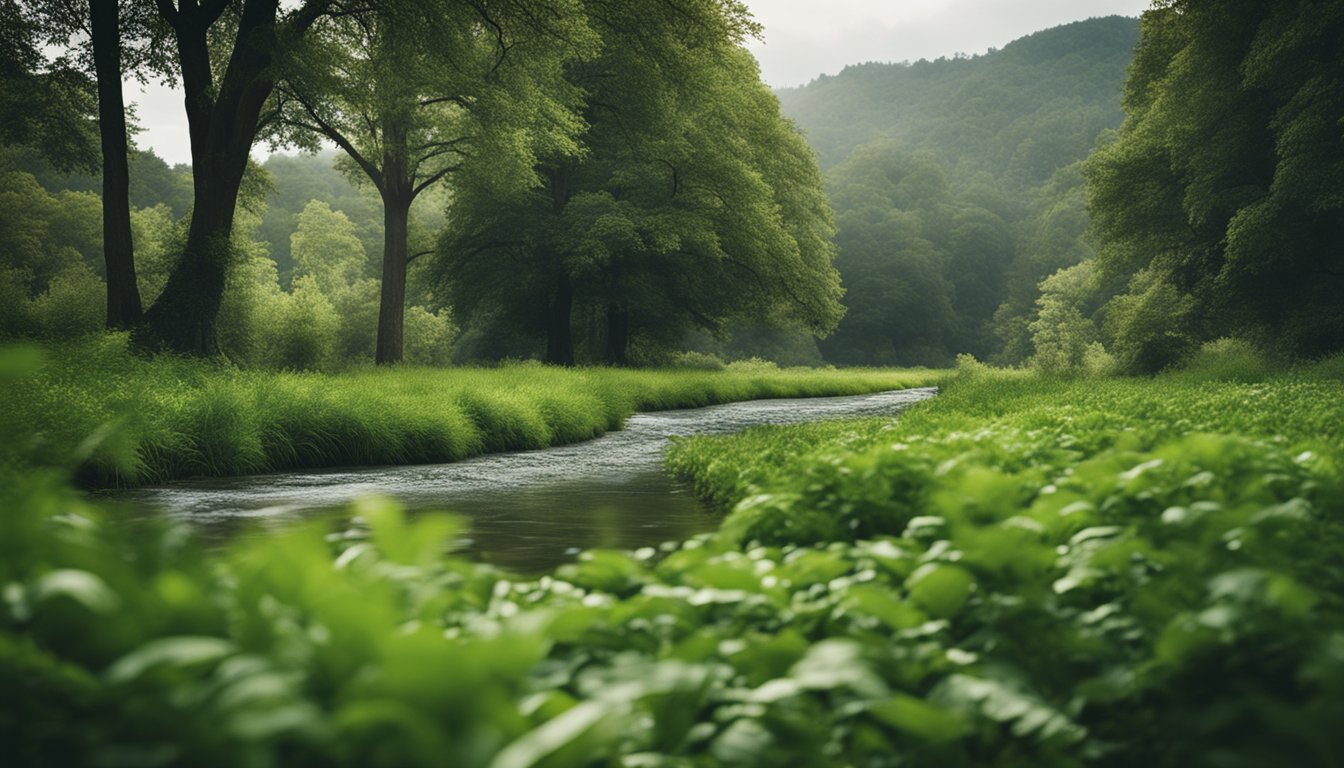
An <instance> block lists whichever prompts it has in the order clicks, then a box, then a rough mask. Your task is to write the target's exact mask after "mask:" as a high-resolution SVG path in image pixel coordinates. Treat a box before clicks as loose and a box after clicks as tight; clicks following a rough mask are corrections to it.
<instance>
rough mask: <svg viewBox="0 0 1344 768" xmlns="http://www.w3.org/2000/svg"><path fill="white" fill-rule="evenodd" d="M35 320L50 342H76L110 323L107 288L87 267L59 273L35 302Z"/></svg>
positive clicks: (33, 305)
mask: <svg viewBox="0 0 1344 768" xmlns="http://www.w3.org/2000/svg"><path fill="white" fill-rule="evenodd" d="M31 311H32V316H33V318H34V319H35V320H36V322H37V326H38V328H40V329H41V333H42V336H43V337H44V338H47V339H53V340H63V339H76V338H79V337H80V336H87V335H89V334H91V333H97V332H98V331H101V330H102V329H103V327H104V326H105V324H106V322H107V286H106V285H105V284H104V283H103V281H102V280H101V279H99V277H98V276H97V275H95V274H94V273H93V270H91V269H89V268H88V267H87V266H85V265H83V264H79V265H76V266H74V267H71V268H69V269H66V270H64V271H62V272H60V273H58V274H57V275H56V276H55V277H53V278H52V279H51V283H50V284H49V285H48V286H47V290H46V292H45V293H42V294H40V295H38V296H37V297H36V298H34V299H33V301H32V310H31Z"/></svg>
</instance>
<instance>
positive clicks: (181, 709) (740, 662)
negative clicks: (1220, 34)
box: [0, 345, 1344, 768]
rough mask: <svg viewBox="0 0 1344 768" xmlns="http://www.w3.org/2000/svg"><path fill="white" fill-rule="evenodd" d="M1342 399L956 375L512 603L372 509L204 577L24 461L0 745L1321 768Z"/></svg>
mask: <svg viewBox="0 0 1344 768" xmlns="http://www.w3.org/2000/svg"><path fill="white" fill-rule="evenodd" d="M4 362H5V364H4V365H3V366H0V371H3V375H4V376H6V377H7V378H8V381H7V382H6V385H7V387H8V386H10V385H11V384H12V383H13V382H14V381H15V379H16V377H17V376H21V375H28V376H31V375H32V372H31V365H32V363H31V361H29V362H27V363H25V362H24V361H23V360H21V359H17V358H15V357H14V356H13V355H11V356H9V357H7V358H6V359H5V361H4ZM25 368H26V369H28V371H27V373H23V371H24V369H25ZM403 373H404V374H406V375H408V376H409V377H410V378H409V379H407V381H412V380H414V377H415V376H420V375H425V374H421V373H420V372H417V371H407V372H403ZM604 373H605V372H604ZM468 374H469V375H473V376H480V377H482V380H487V379H488V377H490V376H503V377H516V378H518V379H519V380H520V381H530V382H531V385H532V386H534V387H537V389H536V390H534V391H535V392H537V393H538V394H539V395H540V396H542V401H544V400H545V397H546V396H549V397H559V396H560V395H558V394H554V393H557V392H561V391H564V390H563V389H559V388H557V389H550V390H547V389H546V388H545V387H544V386H543V384H542V382H541V380H540V377H541V376H542V375H543V374H541V373H540V372H536V371H535V370H534V369H529V368H514V369H503V370H501V371H482V372H463V375H468ZM44 375H50V371H49V372H48V373H47V374H44ZM544 375H545V376H546V377H547V378H550V379H552V380H559V379H560V378H562V377H573V379H574V381H579V380H585V381H594V380H600V377H599V376H598V375H597V374H595V373H594V372H589V371H576V372H572V373H563V372H556V371H547V372H545V374H544ZM643 375H644V376H647V377H649V378H648V379H647V380H656V377H658V376H662V375H663V374H643ZM529 376H532V377H534V378H532V379H528V377H529ZM720 376H722V375H721V374H720ZM585 377H587V378H586V379H585ZM723 378H728V377H723ZM302 381H304V380H303V379H302V378H294V379H286V380H284V382H285V384H284V385H285V386H297V384H295V383H294V382H302ZM389 381H390V380H389ZM629 381H635V380H629ZM1342 382H1344V366H1341V365H1340V360H1339V359H1337V358H1336V359H1334V360H1331V361H1326V362H1324V363H1320V364H1317V365H1315V366H1312V367H1303V368H1298V369H1295V370H1291V371H1286V372H1276V371H1274V370H1273V369H1272V368H1270V367H1269V366H1267V365H1265V364H1263V363H1262V362H1260V361H1257V360H1255V359H1254V358H1252V357H1249V356H1247V355H1245V354H1243V353H1242V352H1238V351H1236V350H1233V351H1231V352H1229V351H1228V349H1227V345H1224V346H1223V347H1219V348H1213V349H1209V350H1206V352H1205V353H1204V354H1203V355H1202V356H1201V357H1200V358H1199V359H1197V360H1196V361H1195V362H1194V364H1193V365H1192V367H1191V368H1189V369H1187V370H1186V371H1185V372H1181V373H1173V374H1169V375H1166V376H1163V377H1159V378H1157V379H1144V380H1138V379H1135V380H1116V379H1106V378H1091V379H1089V378H1072V379H1070V378H1048V377H1043V376H1041V375H1039V374H1027V373H1020V372H1003V371H996V370H992V369H987V368H984V367H982V366H979V365H978V364H974V363H971V362H968V363H967V364H965V365H964V366H963V370H962V372H961V374H960V375H959V376H958V377H957V378H956V379H955V380H953V381H952V382H951V383H949V384H948V385H947V386H946V388H945V391H944V393H943V394H942V395H940V396H939V397H938V398H936V399H935V400H933V401H930V402H928V403H925V404H922V405H920V406H917V407H916V408H914V409H913V410H911V411H910V412H908V413H907V414H906V415H904V416H902V417H901V418H900V419H899V420H895V421H893V420H890V419H869V420H861V421H846V422H839V423H832V424H819V425H805V426H800V427H787V428H774V429H759V430H752V431H749V432H748V433H745V434H743V435H741V436H736V437H728V438H696V439H691V440H687V441H684V442H683V443H681V444H680V445H679V446H678V447H677V448H676V450H675V451H674V453H673V454H672V456H671V458H670V463H671V466H672V467H673V468H675V469H676V470H677V471H678V472H680V473H682V474H683V475H685V476H687V477H689V478H691V479H692V480H693V481H694V482H695V483H696V485H697V488H698V489H700V490H701V491H702V492H703V493H706V494H708V495H712V496H714V497H715V498H716V499H717V500H718V501H719V502H720V503H722V504H724V505H725V506H732V507H734V511H733V512H732V513H731V515H730V516H729V517H728V518H727V520H726V521H725V523H724V525H723V527H722V529H721V530H720V531H719V532H718V533H716V534H711V535H707V536H703V537H700V538H697V539H693V540H690V541H687V542H672V543H668V544H667V545H664V546H663V547H661V548H657V549H653V548H649V549H645V550H640V551H637V552H633V553H621V552H610V551H596V552H589V553H586V554H584V555H582V556H581V557H580V558H579V561H578V562H577V563H575V564H573V565H569V566H564V567H562V568H560V569H559V570H558V571H556V572H555V573H553V574H550V575H546V576H543V577H540V578H535V579H518V578H516V577H512V576H510V575H509V574H506V573H503V572H501V571H498V570H495V569H493V568H491V567H488V566H482V565H478V564H472V563H469V562H466V561H464V560H461V559H458V558H455V557H453V556H452V555H451V554H450V553H449V549H450V547H451V542H452V541H453V540H454V539H455V537H456V535H457V534H458V526H457V524H456V523H454V522H453V521H452V520H451V519H449V518H443V517H438V516H420V517H417V518H416V519H414V520H412V521H407V520H405V519H404V517H403V515H402V514H401V513H400V512H399V510H398V509H397V508H396V507H395V505H393V504H391V503H388V502H380V501H367V502H364V503H362V504H360V505H357V506H356V507H355V508H353V509H351V510H350V513H351V515H352V516H354V521H353V522H352V523H351V524H350V525H349V528H348V530H343V531H337V530H331V529H330V528H329V527H327V526H329V525H330V524H324V525H319V526H313V527H309V528H306V529H302V530H296V531H293V532H291V533H288V534H284V535H281V536H277V537H274V538H267V539H262V540H256V541H251V542H240V543H238V544H237V545H235V546H233V547H231V548H230V549H229V550H228V551H226V552H223V553H214V554H203V553H202V552H201V551H200V550H199V549H198V548H197V547H196V545H194V544H193V542H192V538H191V536H190V535H188V534H186V533H185V532H184V531H183V530H181V529H178V528H171V527H163V528H158V529H155V530H153V531H149V532H145V531H140V532H138V533H136V534H135V535H133V536H132V535H130V534H128V533H127V531H126V530H125V528H124V527H121V526H118V525H116V524H115V520H116V517H117V514H118V512H117V510H116V509H115V508H108V507H102V506H96V505H94V504H92V503H90V502H89V501H87V500H85V499H83V498H81V497H80V496H79V495H78V494H76V493H74V492H73V491H71V490H69V488H68V486H67V474H66V470H64V469H62V468H54V467H49V468H46V469H39V468H36V466H37V465H38V464H40V463H41V462H35V463H34V465H33V466H30V467H29V468H28V470H27V471H25V472H23V473H21V474H20V473H8V474H9V475H10V476H9V477H8V478H7V480H6V482H5V483H3V485H2V486H0V488H2V489H0V505H3V507H4V508H5V509H6V510H8V511H7V513H6V514H5V515H3V516H0V547H3V548H4V553H3V557H0V579H3V581H4V583H5V584H6V587H5V593H4V596H5V601H4V604H3V608H2V609H0V685H3V686H4V690H5V691H6V692H7V695H6V696H5V697H4V699H3V702H4V703H3V704H0V738H3V739H4V740H5V743H6V745H7V749H8V750H9V754H11V755H13V756H15V757H16V758H17V760H18V762H19V763H21V764H30V765H77V764H98V765H230V766H233V765H257V766H268V765H278V764H283V765H310V764H311V765H318V764H320V765H370V764H376V765H425V766H431V765H452V766H493V767H495V768H509V767H512V766H532V765H547V766H581V765H612V766H616V765H621V766H696V765H751V766H788V765H793V766H816V765H872V766H898V765H899V766H923V765H929V766H933V765H939V766H946V765H967V766H970V765H986V764H993V765H1003V766H1037V765H1084V764H1086V765H1116V766H1121V765H1138V764H1152V765H1189V764H1202V765H1210V764H1216V765H1234V766H1235V765H1247V766H1250V765H1255V766H1263V765H1284V764H1294V765H1335V764H1338V763H1339V762H1340V756H1341V754H1344V752H1342V751H1341V750H1342V749H1344V743H1341V737H1340V735H1339V732H1338V729H1337V727H1335V726H1336V724H1337V723H1338V722H1340V720H1341V718H1342V717H1344V705H1341V702H1344V696H1342V694H1344V650H1342V649H1344V611H1342V610H1341V609H1342V608H1344V606H1341V598H1340V595H1341V594H1344V570H1342V569H1341V567H1340V565H1339V558H1338V552H1339V551H1340V546H1341V544H1344V537H1342V536H1341V526H1340V519H1339V515H1340V512H1341V510H1342V509H1344V478H1341V474H1340V459H1341V455H1340V445H1341V437H1342V436H1344V408H1341V405H1342V404H1344V403H1342V402H1341V401H1342V400H1344V389H1342V384H1341V383H1342ZM275 384H276V380H272V382H271V385H272V386H273V387H274V386H275ZM553 386H557V387H558V386H559V385H553ZM626 386H627V387H629V389H624V390H621V389H618V390H616V391H624V392H627V393H629V392H633V391H637V390H638V385H637V384H634V383H629V384H627V385H626ZM645 386H648V385H647V384H646V385H645ZM645 391H646V392H647V391H648V390H645ZM664 391H666V390H664ZM548 393H550V394H548ZM575 396H576V397H577V395H575ZM627 396H631V395H629V394H627Z"/></svg>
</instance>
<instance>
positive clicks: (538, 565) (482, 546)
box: [117, 388, 937, 571]
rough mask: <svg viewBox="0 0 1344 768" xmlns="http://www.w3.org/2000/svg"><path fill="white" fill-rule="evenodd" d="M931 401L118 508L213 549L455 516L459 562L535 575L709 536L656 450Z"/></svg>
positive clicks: (224, 489) (699, 417)
mask: <svg viewBox="0 0 1344 768" xmlns="http://www.w3.org/2000/svg"><path fill="white" fill-rule="evenodd" d="M936 392H937V390H936V389H934V388H922V389H906V390H899V391H892V392H881V393H878V394H872V395H858V396H853V397H825V398H806V399H784V400H752V401H748V402H742V403H729V404H726V405H716V406H710V407H708V408H697V409H693V410H681V411H660V412H656V413H640V414H636V415H634V416H632V417H630V418H629V419H628V420H627V421H626V424H625V429H623V430H621V431H618V432H610V433H608V434H606V435H604V436H602V437H599V438H597V439H596V440H590V441H588V442H585V443H575V444H573V445H564V446H558V447H555V448H546V449H542V450H536V451H524V452H518V453H502V454H492V455H487V456H479V457H477V458H473V459H468V460H465V461H459V462H456V463H452V464H432V465H419V466H394V467H368V468H358V469H343V470H326V471H309V472H289V473H283V474H273V475H257V476H250V477H235V478H215V479H207V480H191V481H181V482H176V483H172V484H169V485H163V486H157V487H153V488H144V489H140V490H136V491H129V492H125V493H119V494H117V496H118V497H119V498H123V499H127V500H130V501H134V502H136V503H137V504H138V505H140V506H142V507H143V508H147V509H153V510H157V511H158V513H159V514H166V515H168V516H171V517H176V518H181V519H185V520H188V521H190V522H191V523H192V524H193V525H194V526H196V527H197V528H199V529H201V531H202V533H204V534H205V535H206V536H207V537H209V538H214V539H225V538H232V537H236V536H239V535H253V534H255V533H256V532H258V531H262V532H264V531H266V530H267V529H271V528H274V527H277V526H285V525H289V524H292V523H293V522H295V521H296V520H300V519H306V518H310V517H313V516H314V515H317V514H321V513H322V512H324V511H330V510H332V509H335V508H339V507H341V506H342V505H344V504H345V503H347V502H349V501H351V500H352V499H355V498H358V497H360V496H367V495H370V494H382V495H385V496H391V497H394V498H396V499H398V500H399V501H400V502H401V503H403V504H404V505H406V507H407V508H409V509H411V510H429V509H438V510H449V511H452V512H454V513H457V514H459V515H463V516H465V517H467V518H469V520H470V527H471V532H470V536H471V538H470V540H469V541H467V542H465V549H466V550H467V551H469V552H471V553H472V554H473V555H474V556H476V557H478V558H479V559H481V560H484V561H487V562H492V563H497V564H499V565H503V566H506V567H509V568H513V569H516V570H522V571H539V570H544V569H548V568H551V567H554V566H555V565H558V564H559V563H562V562H565V561H566V560H568V559H570V558H571V557H573V555H574V554H576V553H577V552H579V551H580V550H583V549H589V548H592V547H619V548H635V547H642V546H649V545H654V544H658V543H660V542H663V541H667V540H669V539H683V538H686V537H688V536H691V535H694V534H696V533H701V532H704V531H708V530H712V529H713V528H714V527H715V526H716V524H717V517H716V516H715V515H712V514H710V513H709V512H708V511H706V510H705V509H704V508H703V507H702V506H701V505H700V504H699V503H698V502H697V501H696V500H695V498H694V497H693V496H692V495H691V494H690V492H689V489H688V488H686V487H685V485H684V484H682V483H679V482H677V481H675V480H672V479H671V478H669V477H668V476H667V475H666V474H664V473H663V471H662V454H663V449H664V448H665V447H666V445H667V441H668V438H669V437H671V436H673V435H709V434H727V433H731V432H737V431H739V430H742V429H745V428H747V427H751V426H756V425H760V424H798V423H801V422H806V421H817V420H821V419H836V418H848V417H856V416H886V415H894V414H896V413H899V412H900V411H901V410H903V409H905V408H907V407H909V406H910V405H912V404H914V403H916V402H919V401H921V400H925V399H927V398H929V397H932V396H933V395H934V394H935V393H936Z"/></svg>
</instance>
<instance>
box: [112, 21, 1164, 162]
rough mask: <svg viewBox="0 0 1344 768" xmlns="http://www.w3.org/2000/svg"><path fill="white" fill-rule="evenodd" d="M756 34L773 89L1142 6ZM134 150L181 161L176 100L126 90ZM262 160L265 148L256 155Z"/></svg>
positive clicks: (768, 26) (148, 90) (774, 24)
mask: <svg viewBox="0 0 1344 768" xmlns="http://www.w3.org/2000/svg"><path fill="white" fill-rule="evenodd" d="M745 2H746V4H747V6H748V7H750V8H751V11H752V13H753V14H755V16H756V20H757V21H759V22H761V24H762V25H764V27H765V33H764V35H763V39H762V40H758V41H753V42H752V43H751V44H750V45H749V46H748V47H749V48H750V49H751V52H752V53H754V54H755V55H756V58H757V59H758V60H759V61H760V62H761V77H762V78H763V79H764V80H765V82H766V83H768V84H769V85H771V86H773V87H776V88H782V87H788V86H796V85H804V84H806V83H808V82H810V81H811V80H813V79H815V78H816V77H817V76H818V75H822V74H835V73H837V72H839V71H840V70H841V69H844V68H845V66H846V65H848V64H859V63H862V62H866V61H917V60H919V59H936V58H938V57H939V56H952V55H954V54H957V53H965V54H977V53H984V52H985V51H987V50H989V49H990V48H1001V47H1003V46H1004V45H1005V44H1006V43H1009V42H1011V41H1013V40H1016V39H1017V38H1019V37H1022V36H1024V35H1029V34H1031V33H1032V32H1036V31H1039V30H1042V29H1048V28H1050V27H1055V26H1059V25H1060V24H1067V23H1069V22H1071V21H1079V20H1081V19H1087V18H1091V17H1094V16H1110V15H1113V14H1119V15H1122V16H1138V15H1139V13H1141V12H1142V11H1143V10H1144V9H1145V8H1147V7H1148V5H1149V0H745ZM125 94H126V100H127V101H130V102H135V104H136V121H137V122H138V124H139V125H140V127H141V129H142V131H141V133H140V134H139V135H138V136H137V137H136V143H137V144H138V145H139V146H141V147H152V148H153V149H154V151H155V152H156V153H158V155H159V156H160V157H162V158H163V159H165V160H167V161H168V162H170V163H185V162H189V161H190V159H191V157H190V151H189V149H188V143H187V123H186V116H185V115H184V114H183V112H182V97H181V95H180V94H179V93H177V92H175V91H172V90H170V89H168V88H165V87H163V86H160V85H150V86H141V85H140V84H139V83H127V85H126V87H125ZM258 152H259V153H260V154H262V155H264V154H266V153H267V150H266V148H265V147H258Z"/></svg>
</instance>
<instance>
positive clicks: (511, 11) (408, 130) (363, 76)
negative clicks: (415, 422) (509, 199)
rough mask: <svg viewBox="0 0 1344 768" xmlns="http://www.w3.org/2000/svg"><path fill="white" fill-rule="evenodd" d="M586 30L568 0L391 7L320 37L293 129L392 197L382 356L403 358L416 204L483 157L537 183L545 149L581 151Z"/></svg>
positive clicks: (310, 54) (485, 174)
mask: <svg viewBox="0 0 1344 768" xmlns="http://www.w3.org/2000/svg"><path fill="white" fill-rule="evenodd" d="M584 34H585V32H584V28H583V24H582V17H581V15H580V14H579V13H578V8H577V7H576V6H574V5H569V4H564V3H561V4H557V3H540V2H533V1H532V0H514V1H513V2H485V3H462V2H454V1H453V0H433V1H430V2H419V1H417V0H382V1H381V2H379V3H376V4H374V5H373V6H371V10H370V11H368V12H366V13H359V14H351V15H346V16H339V17H332V18H328V19H325V20H323V21H322V22H321V23H319V24H318V25H317V27H316V28H315V34H313V35H310V36H309V38H308V40H307V41H306V44H305V46H304V47H303V55H302V59H301V61H302V64H301V66H300V67H299V68H298V69H297V71H296V72H295V73H294V74H293V76H291V77H290V78H289V80H288V82H287V84H286V85H285V86H284V89H283V94H284V96H285V97H286V99H287V102H288V105H287V110H286V112H285V116H284V122H285V123H286V124H287V125H289V126H291V127H293V128H298V129H301V130H305V131H308V132H310V133H311V134H313V135H316V136H323V137H326V138H327V139H329V140H331V141H332V142H334V143H335V144H336V145H337V146H339V147H340V148H341V149H342V150H343V151H344V152H345V153H346V155H347V156H348V157H349V158H350V161H351V162H352V163H353V165H354V166H355V167H356V168H357V170H358V172H359V173H362V174H363V175H364V176H366V177H367V179H368V180H369V181H370V182H371V183H372V184H373V185H374V187H375V188H377V190H378V193H379V195H380V197H381V199H382V203H383V226H384V245H383V268H382V296H381V304H380V309H379V319H378V342H377V354H376V359H377V362H379V363H394V362H398V361H400V360H401V358H402V348H403V336H404V322H405V306H406V276H407V266H408V264H409V263H410V261H411V260H412V259H413V258H416V257H417V256H419V255H421V254H419V253H416V254H412V253H410V252H409V232H410V226H409V221H410V211H411V206H412V204H413V203H414V202H415V200H416V199H417V198H418V197H419V196H420V195H421V193H423V192H425V191H426V190H427V189H429V188H430V187H431V186H433V185H434V184H436V183H437V182H439V181H441V180H443V179H445V178H446V177H448V176H449V175H451V174H455V173H459V172H464V171H467V167H468V166H469V165H470V164H471V163H473V162H475V163H477V164H479V165H482V166H488V168H485V169H482V170H480V171H478V176H479V177H481V178H488V179H489V180H490V183H491V184H492V185H496V186H508V185H510V184H512V185H513V186H526V185H527V184H529V183H530V182H531V181H532V180H533V179H534V176H533V173H532V166H533V164H534V162H535V158H536V155H537V154H538V153H543V152H551V153H555V152H565V151H573V149H574V145H573V142H572V140H571V138H570V137H571V136H572V135H573V134H574V133H576V132H577V131H578V129H579V125H580V124H579V122H578V120H577V118H576V117H575V116H574V115H573V114H572V111H571V109H570V105H569V102H571V101H572V100H573V99H572V91H571V89H570V88H568V87H567V85H566V84H565V83H564V81H563V78H562V76H561V65H562V62H563V60H564V58H563V57H564V55H565V54H566V53H567V51H566V48H567V47H568V46H569V45H578V46H581V45H582V44H583V42H582V41H583V39H584ZM580 50H581V49H580ZM576 52H577V51H576Z"/></svg>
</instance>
